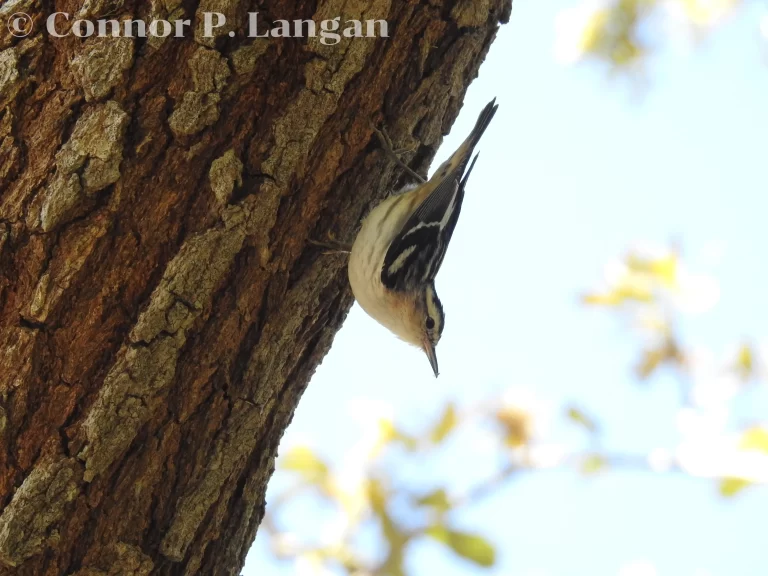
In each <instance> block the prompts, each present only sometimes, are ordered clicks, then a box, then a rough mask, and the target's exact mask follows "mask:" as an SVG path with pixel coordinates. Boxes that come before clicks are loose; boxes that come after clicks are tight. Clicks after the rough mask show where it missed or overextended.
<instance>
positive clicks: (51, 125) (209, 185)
mask: <svg viewBox="0 0 768 576" xmlns="http://www.w3.org/2000/svg"><path fill="white" fill-rule="evenodd" d="M249 10H250V11H255V10H259V19H260V21H261V23H262V24H263V26H264V28H266V27H267V26H269V25H271V22H272V21H273V20H275V19H278V18H285V19H291V20H292V19H294V18H302V19H310V18H311V19H313V20H315V21H318V22H319V21H320V20H323V19H331V18H334V17H336V16H342V23H343V22H344V21H345V20H348V19H359V20H368V19H386V20H387V22H388V30H389V35H390V37H389V38H353V39H349V38H342V40H341V42H340V43H338V44H336V45H324V44H323V43H321V42H320V38H319V37H317V38H272V39H263V38H248V37H246V33H247V24H248V16H247V12H248V11H249ZM56 11H61V12H67V13H69V14H72V15H73V19H74V17H75V15H78V16H80V17H84V18H90V19H96V18H104V17H108V18H111V19H117V20H124V19H128V18H141V19H143V20H145V21H147V22H149V21H151V20H152V19H153V18H164V19H167V20H175V19H182V18H189V19H191V20H192V26H191V27H190V28H189V29H188V30H187V32H186V37H183V38H176V37H172V36H171V37H168V38H165V39H162V38H125V37H123V38H112V37H109V38H98V37H90V38H77V37H74V36H72V35H70V36H66V37H63V38H54V37H52V36H51V35H50V34H49V33H48V32H47V31H46V19H47V17H48V15H49V14H51V13H52V12H56ZM204 11H208V12H214V11H217V12H221V13H224V14H225V15H227V17H228V21H227V24H226V25H225V26H223V27H221V28H219V29H216V30H215V32H214V36H213V37H211V38H208V37H205V36H204V30H203V28H202V25H201V24H200V20H201V13H202V12H204ZM510 11H511V1H510V0H458V1H454V0H428V1H425V0H422V1H421V2H418V1H416V0H410V1H409V0H326V1H320V2H314V1H311V0H293V1H291V0H275V1H260V2H248V1H245V0H202V1H201V2H199V3H197V2H191V1H186V0H152V1H151V2H137V1H136V2H134V1H131V0H126V1H123V0H85V1H84V2H82V1H77V0H57V1H55V2H42V3H41V2H38V1H36V0H6V1H5V3H4V4H3V5H2V6H1V7H0V15H2V30H0V507H1V509H2V513H1V514H0V573H2V574H24V575H34V576H38V575H44V574H45V575H70V574H77V575H78V576H96V575H106V574H110V575H118V574H131V575H136V576H139V575H145V574H238V570H239V568H240V567H241V566H242V564H243V561H244V559H245V555H246V552H247V551H248V548H249V547H250V545H251V543H252V541H253V539H254V537H255V534H256V529H257V527H258V525H259V522H260V521H261V519H262V517H263V515H264V507H265V500H264V493H265V489H266V485H267V481H268V480H269V477H270V475H271V473H272V470H273V468H274V459H275V455H276V453H277V446H278V443H279V441H280V438H281V436H282V434H283V431H284V430H285V428H286V426H287V425H288V424H289V422H290V420H291V417H292V415H293V411H294V409H295V408H296V405H297V403H298V401H299V398H300V397H301V394H302V392H303V391H304V389H305V387H306V385H307V382H308V381H309V379H310V376H311V375H312V372H313V371H314V369H315V367H316V366H317V365H318V363H319V362H320V361H321V360H322V358H323V356H324V355H325V353H326V352H327V351H328V348H329V347H330V344H331V341H332V339H333V335H334V333H335V332H336V330H337V329H338V328H339V326H340V324H341V322H342V321H343V319H344V317H345V316H346V314H347V311H348V309H349V307H350V305H351V303H352V297H351V294H350V291H349V289H348V285H347V279H346V267H345V260H344V258H343V257H339V256H323V255H321V251H320V250H318V249H317V248H315V247H313V246H312V245H311V244H309V243H308V242H307V240H308V239H309V238H318V239H322V238H323V237H324V236H325V235H326V234H327V233H329V232H333V233H334V234H335V236H336V237H337V238H342V239H350V238H352V237H353V235H354V232H355V230H356V226H357V224H358V222H359V220H360V218H361V217H362V216H363V215H364V214H365V212H366V211H367V209H368V208H369V206H370V205H371V203H372V201H374V200H378V199H381V198H382V197H384V196H385V195H386V193H387V191H388V190H390V189H391V188H392V187H393V186H394V185H395V184H397V183H398V179H397V175H398V172H397V171H396V169H395V166H394V164H393V163H392V162H391V161H390V160H389V159H387V157H386V155H385V154H384V153H383V152H382V151H381V147H380V146H379V144H378V142H377V140H376V138H375V136H373V129H372V125H373V124H380V123H384V124H385V125H386V126H387V128H388V131H389V133H390V135H391V137H392V138H393V140H394V142H395V143H396V145H397V146H398V147H404V148H411V147H413V150H414V151H413V153H412V154H411V155H410V156H409V157H408V160H410V163H411V165H412V166H413V167H414V168H417V169H418V168H421V169H424V168H425V167H426V166H427V165H428V164H429V162H430V161H431V159H432V157H433V155H434V152H435V150H436V149H437V147H438V145H439V144H440V142H441V138H442V134H443V133H444V132H446V131H447V130H448V129H449V127H450V126H451V124H452V122H453V120H454V119H455V117H456V115H457V113H458V110H459V107H460V105H461V102H462V98H463V95H464V92H465V90H466V87H467V85H468V84H469V82H470V81H471V80H472V79H473V78H474V77H475V76H476V74H477V70H478V67H479V65H480V63H481V62H482V60H483V58H484V56H485V54H486V52H487V50H488V47H489V45H490V44H491V42H492V40H493V38H494V36H495V33H496V30H497V28H498V24H499V22H506V20H507V19H508V18H509V15H510ZM17 12H25V13H27V14H29V15H31V16H32V19H33V27H32V31H31V33H30V34H29V35H28V36H27V37H16V36H14V35H11V34H10V33H9V32H8V31H7V30H6V21H7V20H8V17H9V16H10V14H13V13H17ZM73 19H71V20H70V21H69V22H65V21H64V20H59V24H58V26H57V29H58V30H59V32H60V33H64V32H65V31H68V30H69V29H70V28H71V26H72V22H73ZM62 31H64V32H62ZM230 31H232V32H233V35H232V36H230V34H229V33H230ZM262 31H263V30H262ZM329 418H332V415H329Z"/></svg>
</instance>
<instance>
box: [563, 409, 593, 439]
mask: <svg viewBox="0 0 768 576" xmlns="http://www.w3.org/2000/svg"><path fill="white" fill-rule="evenodd" d="M568 418H570V419H571V421H573V422H574V423H576V424H578V425H579V426H582V427H583V428H585V429H586V430H587V432H590V433H595V432H597V424H595V422H594V420H592V418H590V417H589V416H587V415H586V414H585V413H584V412H582V411H581V410H579V409H578V408H576V407H574V406H571V407H570V408H568Z"/></svg>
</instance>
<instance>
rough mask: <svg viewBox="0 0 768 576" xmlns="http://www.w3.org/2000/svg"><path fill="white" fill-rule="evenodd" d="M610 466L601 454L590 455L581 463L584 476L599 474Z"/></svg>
mask: <svg viewBox="0 0 768 576" xmlns="http://www.w3.org/2000/svg"><path fill="white" fill-rule="evenodd" d="M607 466H608V462H606V460H605V458H603V457H602V456H600V455H599V454H590V455H589V456H587V457H586V458H584V460H583V461H582V463H581V471H582V472H583V473H584V474H597V473H598V472H600V471H601V470H603V469H604V468H606V467H607Z"/></svg>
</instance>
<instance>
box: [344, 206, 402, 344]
mask: <svg viewBox="0 0 768 576" xmlns="http://www.w3.org/2000/svg"><path fill="white" fill-rule="evenodd" d="M409 200H410V199H409V198H408V194H407V193H405V194H402V195H398V196H391V197H389V198H387V199H386V200H384V201H383V202H382V203H381V204H379V205H378V206H376V208H374V209H373V210H372V211H371V213H370V214H369V215H368V216H367V217H366V219H365V220H364V221H363V224H362V226H361V228H360V232H358V234H357V238H355V243H354V244H353V245H352V251H351V253H350V255H349V265H348V274H349V283H350V285H351V286H352V293H353V294H354V295H355V299H356V300H357V302H358V304H360V306H361V307H362V309H363V310H365V312H366V313H367V314H368V315H369V316H371V317H372V318H373V319H374V320H376V321H377V322H378V323H379V324H381V325H383V326H385V327H386V328H388V329H389V330H390V331H392V332H393V333H395V334H396V335H397V336H399V337H400V338H402V339H404V340H406V341H410V340H411V338H409V337H408V331H407V330H406V328H405V318H402V317H401V316H400V314H399V312H400V310H398V307H397V306H395V305H394V304H395V302H394V301H393V300H394V298H393V296H392V295H391V294H389V293H388V292H387V290H386V289H385V288H384V285H383V284H382V283H381V269H382V266H383V265H384V257H385V255H386V253H387V249H388V248H389V245H390V243H391V242H392V240H393V239H394V237H395V236H396V235H397V233H398V232H399V231H400V229H401V228H402V227H403V225H404V224H405V220H406V219H407V218H408V216H409V215H410V212H411V210H410V205H411V204H412V202H411V201H409Z"/></svg>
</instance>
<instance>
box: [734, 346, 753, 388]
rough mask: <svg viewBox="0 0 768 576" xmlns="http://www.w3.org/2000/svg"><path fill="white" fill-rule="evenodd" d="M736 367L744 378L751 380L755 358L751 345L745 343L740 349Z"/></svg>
mask: <svg viewBox="0 0 768 576" xmlns="http://www.w3.org/2000/svg"><path fill="white" fill-rule="evenodd" d="M736 369H737V370H738V371H739V373H740V374H741V377H742V378H743V379H744V380H749V378H750V376H752V369H753V360H752V350H750V348H749V346H746V345H744V346H742V347H741V348H740V349H739V354H738V356H737V357H736Z"/></svg>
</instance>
